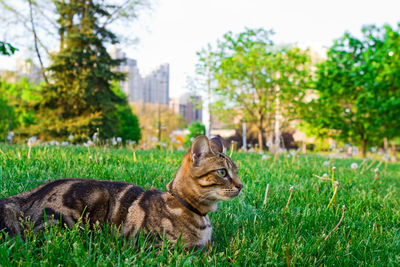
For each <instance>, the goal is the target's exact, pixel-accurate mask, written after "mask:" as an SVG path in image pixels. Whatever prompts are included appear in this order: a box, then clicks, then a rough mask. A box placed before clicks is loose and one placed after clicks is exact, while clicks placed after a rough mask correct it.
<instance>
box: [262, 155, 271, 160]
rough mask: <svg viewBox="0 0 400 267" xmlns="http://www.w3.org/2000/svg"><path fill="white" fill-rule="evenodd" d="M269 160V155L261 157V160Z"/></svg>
mask: <svg viewBox="0 0 400 267" xmlns="http://www.w3.org/2000/svg"><path fill="white" fill-rule="evenodd" d="M269 158H270V156H269V155H262V157H261V160H267V159H269Z"/></svg>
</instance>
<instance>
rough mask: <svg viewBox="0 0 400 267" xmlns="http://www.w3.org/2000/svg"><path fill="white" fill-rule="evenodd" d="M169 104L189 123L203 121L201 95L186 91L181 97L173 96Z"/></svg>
mask: <svg viewBox="0 0 400 267" xmlns="http://www.w3.org/2000/svg"><path fill="white" fill-rule="evenodd" d="M169 106H170V108H171V109H172V110H173V111H174V112H175V113H179V114H181V115H182V116H183V118H184V119H185V121H186V123H187V124H189V123H191V122H194V121H200V122H201V121H202V110H201V96H197V95H191V94H189V93H185V94H183V95H182V96H181V97H179V98H172V99H171V100H170V105H169Z"/></svg>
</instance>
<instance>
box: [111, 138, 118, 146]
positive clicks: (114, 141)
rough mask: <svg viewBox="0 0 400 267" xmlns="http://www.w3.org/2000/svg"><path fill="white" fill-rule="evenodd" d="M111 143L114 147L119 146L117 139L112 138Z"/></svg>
mask: <svg viewBox="0 0 400 267" xmlns="http://www.w3.org/2000/svg"><path fill="white" fill-rule="evenodd" d="M111 142H112V144H113V145H114V146H116V145H117V139H115V137H113V138H111Z"/></svg>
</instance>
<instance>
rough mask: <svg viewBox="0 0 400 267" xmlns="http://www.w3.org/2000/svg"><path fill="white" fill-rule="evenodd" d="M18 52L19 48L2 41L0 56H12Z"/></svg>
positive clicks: (0, 42) (0, 43)
mask: <svg viewBox="0 0 400 267" xmlns="http://www.w3.org/2000/svg"><path fill="white" fill-rule="evenodd" d="M15 51H18V48H15V47H13V46H12V45H11V44H10V43H5V42H2V41H0V54H1V55H5V56H11V55H13V54H14V53H15Z"/></svg>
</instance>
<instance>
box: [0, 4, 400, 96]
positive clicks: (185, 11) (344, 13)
mask: <svg viewBox="0 0 400 267" xmlns="http://www.w3.org/2000/svg"><path fill="white" fill-rule="evenodd" d="M399 22H400V0H379V1H378V0H376V1H371V0H346V1H345V0H335V1H332V0H279V1H278V0H274V1H272V0H247V1H243V0H201V1H198V0H197V1H195V0H158V2H157V3H156V4H154V6H153V10H152V12H150V14H145V15H143V16H142V17H140V18H139V20H138V23H137V26H136V27H135V29H126V30H127V31H132V35H133V36H136V37H138V38H139V43H137V44H133V45H131V46H129V47H122V49H123V50H124V51H125V52H126V53H127V56H128V57H131V58H135V59H137V60H138V65H139V69H140V71H141V73H142V74H143V73H146V72H148V71H149V70H151V69H153V68H156V67H157V66H158V65H160V64H162V63H169V64H170V95H171V96H173V97H176V96H179V95H180V94H182V93H184V92H185V91H186V88H185V87H186V77H187V75H193V72H194V65H195V64H196V62H197V57H196V51H199V50H200V49H201V48H203V47H205V46H206V45H207V44H208V43H211V44H215V43H216V40H217V39H218V38H221V37H222V35H223V34H224V33H226V32H227V31H233V32H236V33H238V32H240V31H243V30H244V28H245V27H250V28H258V27H263V28H265V29H273V30H274V31H275V33H276V34H275V35H274V36H273V37H272V39H273V40H274V41H275V43H282V42H283V43H292V44H299V45H302V46H306V45H310V46H311V47H312V48H314V49H317V50H322V49H321V48H322V47H329V46H331V45H332V42H333V40H334V39H336V38H339V37H341V36H342V35H343V33H344V32H345V31H350V32H351V33H353V34H355V35H359V34H360V30H361V27H362V25H365V24H376V25H378V26H382V25H383V24H384V23H389V24H390V25H392V26H395V25H397V24H398V23H399ZM1 58H2V59H1V60H0V64H1V66H0V69H6V68H7V65H9V66H10V65H11V64H10V63H9V62H10V60H11V59H9V60H4V57H1ZM7 62H8V63H7ZM11 68H12V66H11Z"/></svg>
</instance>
